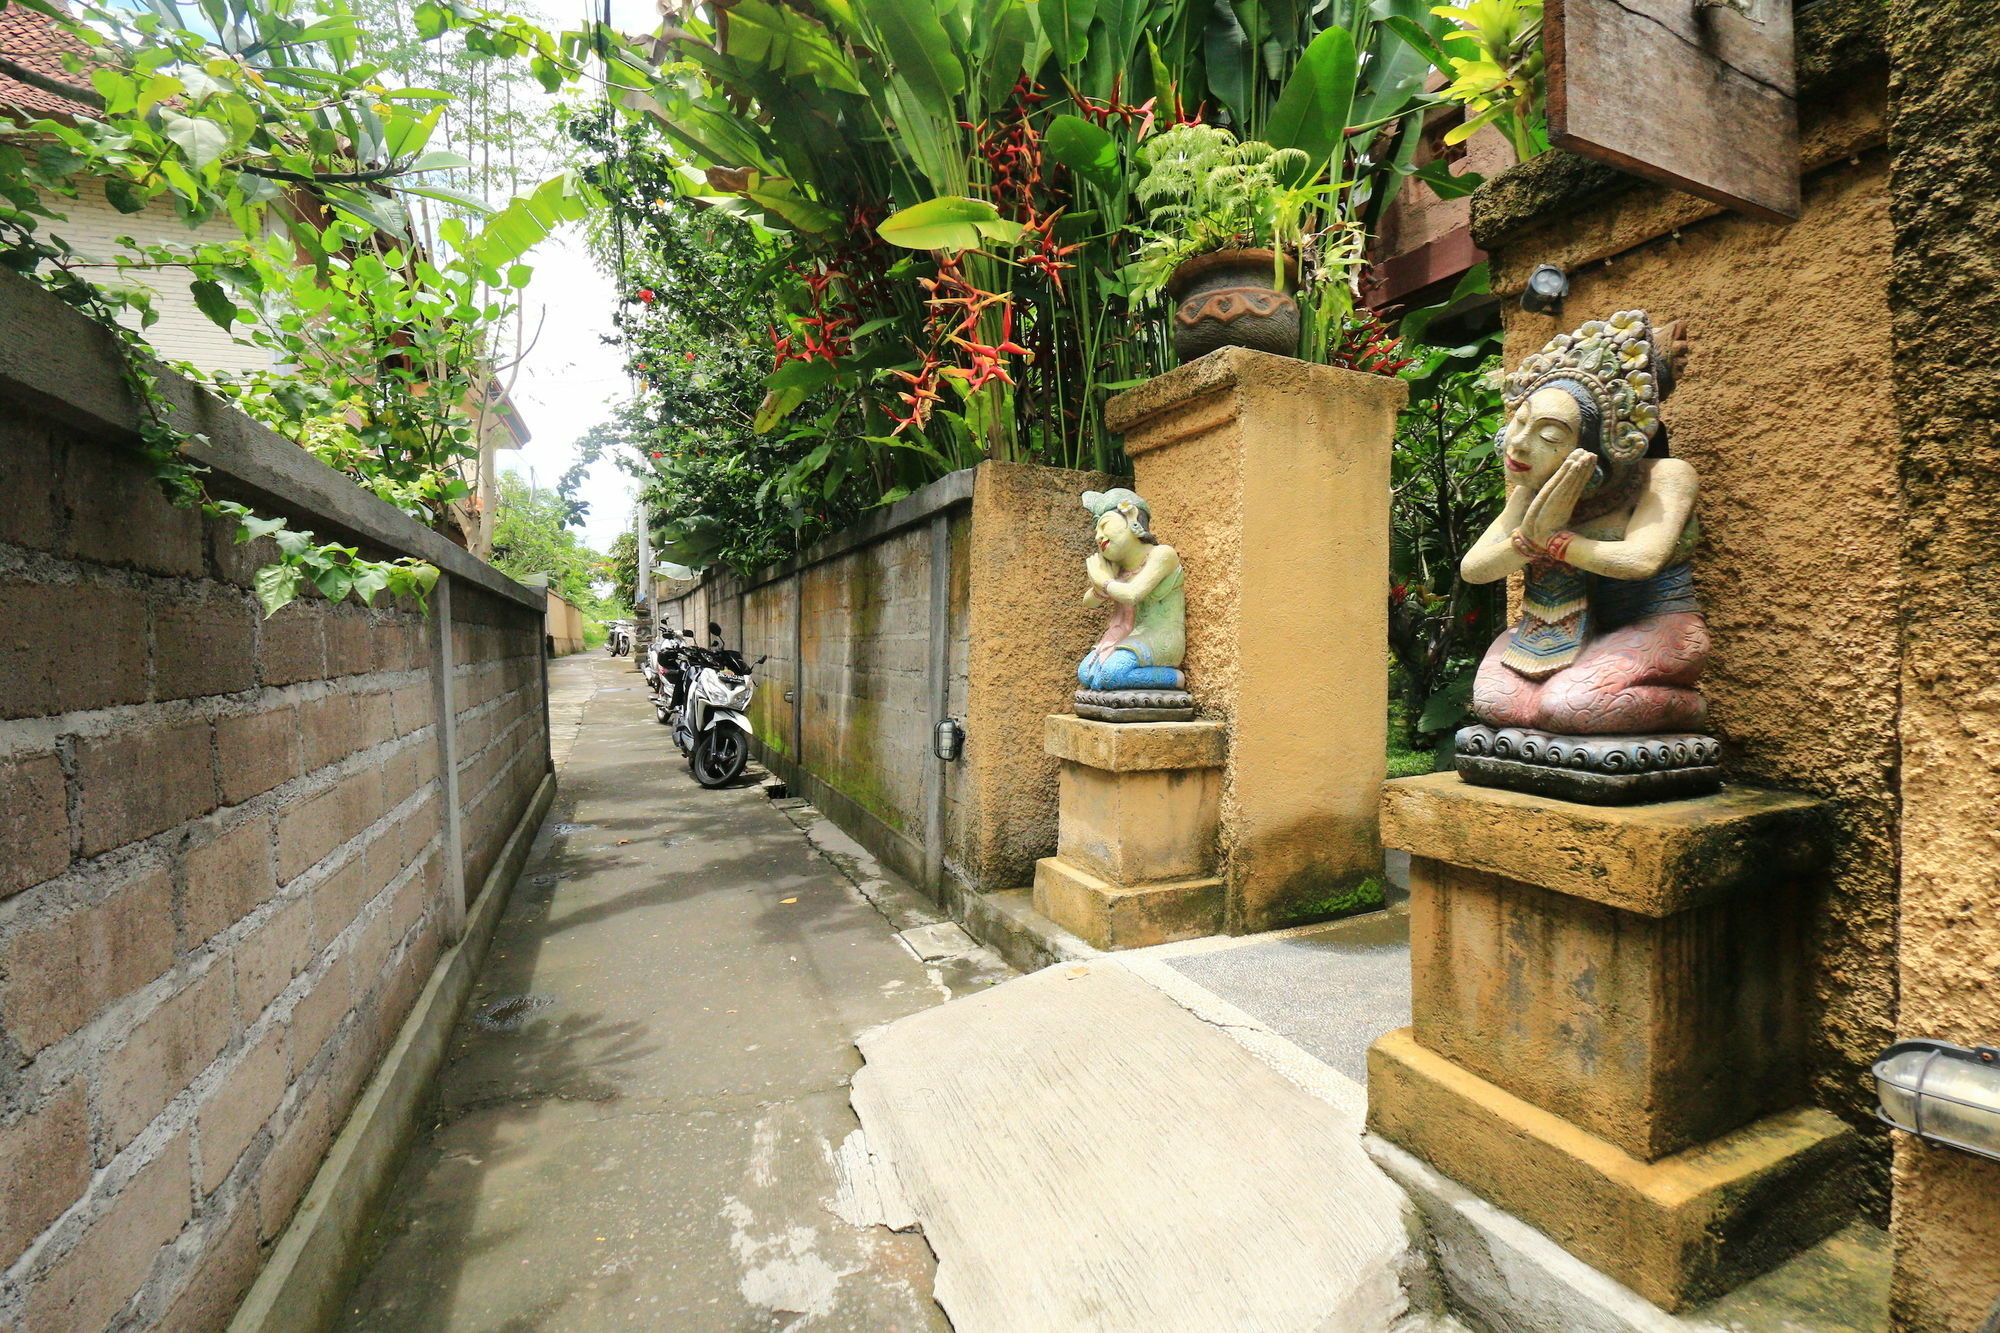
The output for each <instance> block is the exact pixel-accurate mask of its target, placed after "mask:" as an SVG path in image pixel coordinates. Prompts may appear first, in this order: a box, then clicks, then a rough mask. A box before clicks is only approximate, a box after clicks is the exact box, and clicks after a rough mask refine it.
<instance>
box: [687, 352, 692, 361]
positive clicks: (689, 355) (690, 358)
mask: <svg viewBox="0 0 2000 1333" xmlns="http://www.w3.org/2000/svg"><path fill="white" fill-rule="evenodd" d="M687 359H688V360H689V361H692V360H694V353H693V352H689V353H688V354H687Z"/></svg>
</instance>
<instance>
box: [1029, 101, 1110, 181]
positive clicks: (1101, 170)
mask: <svg viewBox="0 0 2000 1333" xmlns="http://www.w3.org/2000/svg"><path fill="white" fill-rule="evenodd" d="M1042 151H1043V152H1045V153H1047V154H1048V155H1049V156H1050V157H1052V158H1054V159H1055V160H1056V161H1058V162H1060V163H1062V164H1063V165H1064V166H1066V167H1068V168H1069V169H1070V170H1071V171H1074V172H1075V173H1076V174H1077V175H1079V176H1081V177H1083V178H1084V179H1085V180H1087V181H1089V182H1090V183H1091V184H1092V185H1095V186H1097V187H1098V188H1099V189H1101V190H1106V191H1115V190H1116V189H1117V188H1118V183H1119V180H1120V173H1119V170H1118V141H1117V140H1116V139H1113V138H1112V137H1111V135H1110V134H1109V133H1107V132H1106V131H1105V130H1103V129H1101V128H1099V127H1098V126H1096V125H1093V124H1091V123H1090V122H1089V121H1087V120H1085V119H1084V118H1083V117H1081V116H1057V117H1056V118H1055V119H1054V120H1052V121H1050V122H1049V127H1048V130H1047V131H1046V132H1045V133H1044V134H1043V136H1042Z"/></svg>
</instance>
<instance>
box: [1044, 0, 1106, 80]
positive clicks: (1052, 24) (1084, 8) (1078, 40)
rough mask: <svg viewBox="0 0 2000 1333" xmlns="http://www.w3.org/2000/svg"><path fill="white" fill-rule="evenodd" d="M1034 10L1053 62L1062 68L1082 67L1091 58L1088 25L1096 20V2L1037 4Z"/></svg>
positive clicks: (1055, 0) (1068, 0)
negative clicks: (1038, 16) (1051, 53)
mask: <svg viewBox="0 0 2000 1333" xmlns="http://www.w3.org/2000/svg"><path fill="white" fill-rule="evenodd" d="M1035 10H1036V12H1037V13H1038V14H1040V16H1041V20H1042V35H1043V36H1044V37H1047V38H1048V39H1049V50H1050V51H1051V52H1053V53H1054V55H1055V58H1056V59H1057V60H1058V61H1059V62H1061V63H1062V64H1064V65H1081V64H1082V63H1083V60H1084V57H1085V56H1087V55H1089V54H1090V23H1091V20H1092V19H1094V18H1096V17H1097V0H1039V3H1037V4H1036V6H1035Z"/></svg>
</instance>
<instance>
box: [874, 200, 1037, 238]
mask: <svg viewBox="0 0 2000 1333" xmlns="http://www.w3.org/2000/svg"><path fill="white" fill-rule="evenodd" d="M1010 230H1011V233H1012V239H1015V240H1018V239H1019V238H1020V233H1021V231H1022V230H1023V229H1022V227H1021V225H1020V224H1019V223H1015V222H1008V221H1006V220H1005V219H1003V218H1002V217H1001V216H1000V210H999V209H997V208H995V207H994V206H993V205H992V204H989V203H987V202H986V201H985V200H984V199H967V198H965V197H964V196H963V195H956V194H943V195H939V196H938V197H937V198H935V199H926V200H925V201H924V202H923V203H921V204H912V205H911V206H910V207H908V208H905V209H903V210H901V211H900V212H897V213H892V214H890V215H889V216H888V217H886V218H884V219H883V220H882V224H881V225H880V226H878V227H877V228H875V232H876V234H877V235H878V236H880V237H881V238H882V239H883V240H885V241H887V242H889V243H890V244H891V245H900V246H902V247H903V248H904V249H906V250H973V249H977V248H978V246H979V242H980V241H981V240H982V239H985V238H988V237H990V238H992V239H994V240H1006V239H1009V234H1010Z"/></svg>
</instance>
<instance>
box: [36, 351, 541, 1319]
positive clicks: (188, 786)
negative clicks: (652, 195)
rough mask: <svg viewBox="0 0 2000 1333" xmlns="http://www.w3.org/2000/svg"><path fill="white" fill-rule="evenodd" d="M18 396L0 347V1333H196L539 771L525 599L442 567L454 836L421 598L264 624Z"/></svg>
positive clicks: (273, 1230) (252, 1265)
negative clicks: (448, 607)
mask: <svg viewBox="0 0 2000 1333" xmlns="http://www.w3.org/2000/svg"><path fill="white" fill-rule="evenodd" d="M31 404H32V405H31ZM44 407H46V404H45V403H39V402H36V401H35V400H34V398H33V396H32V395H29V394H27V393H25V392H22V391H20V382H19V381H18V380H17V379H13V378H9V373H8V368H6V367H0V497H4V499H0V811H4V813H5V817H4V819H0V1327H4V1328H25V1329H28V1330H32V1331H34V1333H41V1331H42V1330H48V1331H49V1333H58V1331H60V1333H74V1331H80V1330H96V1329H102V1328H107V1327H112V1326H116V1327H118V1328H121V1329H122V1328H146V1329H150V1328H171V1329H208V1328H217V1327H220V1326H221V1325H222V1324H223V1323H225V1322H226V1321H227V1318H228V1315H229V1313H230V1311H231V1310H232V1309H233V1308H234V1307H235V1305H236V1304H237V1302H238V1301H239V1300H240V1299H241V1296H242V1294H243V1292H244V1291H245V1289H246V1288H247V1287H248V1285H249V1283H250V1282H251V1280H252V1279H253V1278H254V1277H255V1275H256V1273H257V1270H258V1267H259V1264H260V1262H261V1258H262V1254H263V1252H264V1250H265V1249H266V1248H267V1247H268V1246H269V1245H270V1244H271V1243H272V1242H273V1240H274V1238H275V1237H277V1235H278V1234H279V1233H280V1232H281V1231H282V1229H283V1228H284V1227H285V1225H286V1222H287V1220H288V1218H289V1217H290V1215H291V1213H292V1211H293V1209H294V1207H295V1206H296V1204H297V1202H298V1200H299V1198H300V1196H301V1195H302V1194H303V1192H304V1191H305V1189H306V1188H307V1186H308V1185H309V1184H310V1182H311V1180H312V1177H313V1174H314V1172H315V1170H316V1169H317V1167H318V1165H319V1163H320V1161H321V1159H322V1157H323V1156H324V1154H325V1152H326V1150H327V1147H328V1145H329V1143H330V1142H331V1140H332V1138H333V1136H334V1135H335V1134H336V1133H337V1132H338V1130H339V1128H340V1126H341V1124H342V1122H343V1121H344V1119H345V1117H346V1116H347V1114H348V1111H349V1109H350V1108H351V1107H352V1106H353V1104H354V1101H355V1099H356V1096H357V1094H358V1093H359V1091H360V1090H361V1088H362V1087H363V1086H364V1084H365V1083H366V1081H367V1080H368V1078H369V1077H370V1075H371V1073H372V1072H373V1071H374V1069H375V1067H376V1064H377V1062H378V1060H379V1059H380V1057H381V1055H382V1053H383V1051H384V1050H385V1049H386V1047H387V1046H388V1045H389V1043H390V1042H391V1041H392V1040H393V1038H394V1035H395V1033H396V1031H397V1029H398V1027H399V1025H400V1024H401V1023H402V1021H403V1019H404V1017H405V1016H406V1014H407V1013H408V1012H409V1010H410V1007H411V1005H412V1003H413V1002H414V1000H415V999H416V997H417V995H418V993H419V991H420V990H421V988H422V987H423V985H424V983H425V981H426V980H427V979H428V977H429V975H430V973H431V971H432V968H433V966H434V964H435V962H436V960H437V958H438V955H439V953H440V951H441V950H442V949H443V948H444V947H445V946H446V945H447V944H448V943H449V942H450V941H449V939H448V938H447V936H448V932H449V931H450V929H452V925H451V923H452V922H454V921H456V920H458V919H461V918H460V916H459V915H458V914H457V913H456V912H455V911H454V910H452V909H453V908H454V907H455V904H453V903H451V902H450V901H448V895H449V894H450V893H451V892H452V891H453V889H452V877H451V874H450V869H451V864H452V862H451V858H452V857H453V856H454V855H455V854H457V855H462V857H463V880H464V883H465V884H467V885H469V886H472V888H471V891H476V889H477V886H478V885H479V884H480V882H481V881H482V879H483V878H484V877H485V875H486V874H487V872H488V871H489V870H490V869H491V867H492V866H493V865H494V862H495V860H496V857H497V855H498V851H499V849H500V847H501V845H502V844H503V843H504V841H505V840H506V838H507V837H508V836H509V834H510V833H511V832H512V830H513V828H514V826H515V824H516V822H517V821H518V820H519V819H520V818H521V815H522V812H523V811H524V809H525V808H526V807H527V806H528V804H529V802H530V799H531V797H532V796H533V794H534V792H535V790H536V788H537V786H538V785H539V784H540V783H541V781H542V780H543V776H544V774H545V772H546V770H547V749H546V731H545V724H544V711H543V695H542V688H543V687H542V678H541V670H540V664H541V656H540V649H541V638H542V632H541V631H542V626H541V621H542V614H541V604H540V596H539V594H538V593H528V592H527V591H526V590H519V591H520V594H521V595H520V598H519V599H515V598H513V597H511V596H510V595H509V594H508V589H511V588H512V587H513V585H511V584H508V583H506V581H505V580H501V579H499V578H498V576H497V575H493V574H491V572H490V571H485V572H484V573H483V574H482V573H480V570H482V569H483V567H476V566H474V565H473V564H472V562H470V561H469V558H464V557H462V553H460V557H459V559H458V561H457V563H456V564H453V562H452V561H451V560H447V559H444V557H443V555H440V556H439V559H440V561H441V563H444V564H446V565H447V566H448V568H447V573H446V578H447V579H448V580H449V581H450V582H451V584H452V592H453V594H454V595H453V596H452V598H451V602H452V607H453V610H452V624H451V629H452V649H453V658H454V660H455V661H456V662H457V664H458V665H457V667H456V669H455V672H454V694H455V696H456V698H455V700H454V703H455V707H456V728H457V735H456V745H457V754H458V757H459V763H458V770H457V791H458V796H459V814H460V818H459V825H460V828H461V831H462V841H463V849H462V852H460V853H454V851H453V849H450V848H448V847H447V843H446V836H445V830H446V828H447V821H446V820H445V817H444V813H445V812H444V803H445V796H444V794H443V793H444V792H445V791H446V790H447V788H446V785H445V783H444V782H443V781H442V775H441V771H440V755H441V740H442V737H441V736H440V734H439V728H438V726H437V717H438V712H439V704H438V694H439V690H438V682H437V680H436V679H435V671H434V664H435V663H436V662H437V660H438V650H439V644H438V642H437V637H436V629H435V625H434V623H433V621H432V620H431V618H430V617H428V616H427V615H426V614H424V613H423V612H422V611H420V610H419V609H418V608H416V607H415V606H412V605H401V604H399V605H394V606H386V605H385V606H380V607H378V608H377V609H374V610H366V609H363V608H361V607H358V606H356V605H353V604H351V603H348V604H343V605H340V606H330V605H328V604H327V603H325V602H324V601H320V600H316V599H308V600H305V601H302V602H299V603H296V604H294V605H292V606H290V607H287V608H285V609H284V610H283V611H280V612H279V613H278V614H277V615H276V616H274V617H272V618H270V619H268V620H266V619H261V618H260V615H259V608H258V607H257V605H256V602H255V599H254V597H253V596H252V594H251V592H250V588H249V581H250V577H251V575H252V573H253V572H254V570H255V569H256V567H257V565H258V564H259V557H260V555H261V552H260V551H259V550H257V548H255V547H239V546H236V545H233V544H232V543H231V541H230V540H229V536H230V534H229V533H228V531H227V530H225V529H224V528H223V527H222V526H220V525H217V524H212V523H209V522H206V521H204V520H202V519H201V518H200V516H199V515H198V514H197V513H194V512H190V511H186V510H176V509H173V508H171V507H169V506H168V505H166V504H165V503H164V502H163V501H162V500H161V499H160V497H159V494H158V492H157V490H156V489H155V488H154V486H153V485H152V483H151V482H150V480H149V479H148V478H147V477H146V476H145V475H144V473H143V472H142V471H141V470H140V469H139V468H137V467H135V466H133V465H132V464H131V462H130V461H129V460H130V457H131V455H130V452H129V449H128V448H127V446H125V445H124V444H123V443H121V442H120V441H119V440H118V439H117V438H115V436H114V435H113V434H111V433H108V432H104V431H89V430H86V429H83V428H81V427H79V426H77V425H76V424H75V423H74V421H69V422H67V423H66V424H58V418H59V417H62V416H63V415H64V414H61V413H57V414H53V415H52V414H50V413H48V412H47V411H44V410H42V409H43V408H44ZM243 424H244V426H245V427H246V428H247V429H248V430H250V431H253V432H254V429H255V428H249V427H248V423H243ZM246 438H249V437H248V436H246ZM257 448H258V449H264V450H269V449H272V448H289V446H285V445H283V444H282V442H280V441H276V440H275V437H269V438H266V439H263V440H262V441H261V442H259V443H257ZM293 452H294V453H296V452H297V451H293ZM286 465H287V466H292V462H291V461H290V460H286ZM313 466H315V467H316V466H317V465H316V464H315V465H313ZM301 475H304V474H301ZM229 483H230V478H228V477H226V476H223V475H221V474H220V473H218V474H216V475H214V476H212V478H211V484H212V485H213V486H215V487H217V488H226V487H227V486H228V484H229ZM357 494H358V493H357ZM267 498H268V497H267ZM356 503H359V502H358V501H357V502H356ZM368 503H369V504H373V503H374V502H373V501H372V500H370V501H368ZM355 512H356V513H361V512H363V511H361V510H356V511H355ZM366 512H367V513H368V514H375V511H373V510H368V511H366ZM289 516H290V517H292V518H293V519H295V520H296V521H298V522H299V523H302V524H303V525H304V526H309V527H318V528H319V529H320V530H321V531H322V532H330V531H332V530H334V528H335V526H336V524H337V523H338V521H339V520H340V518H341V516H339V515H335V516H331V517H329V516H326V515H315V514H314V513H313V512H311V511H299V510H296V509H295V510H291V511H289ZM396 517H397V516H395V515H393V514H390V515H389V517H388V518H386V519H380V515H375V518H376V519H380V522H381V523H382V524H385V525H388V526H387V528H385V529H384V530H388V529H389V528H393V522H392V521H391V520H394V519H395V518H396ZM370 521H371V522H373V521H375V519H371V520H370ZM407 527H408V529H409V532H410V534H411V541H412V543H413V545H414V546H415V547H416V549H418V550H420V551H422V552H424V553H426V554H427V555H428V554H430V553H431V552H430V550H429V549H428V548H426V547H425V546H424V545H423V540H424V539H428V538H429V537H430V536H431V534H428V533H427V532H425V531H424V530H422V529H420V528H418V527H417V525H415V524H413V523H410V524H407ZM447 554H448V553H447ZM454 570H461V571H464V573H465V574H466V576H467V577H464V578H462V577H460V575H459V574H457V573H454V572H453V571H454Z"/></svg>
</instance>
